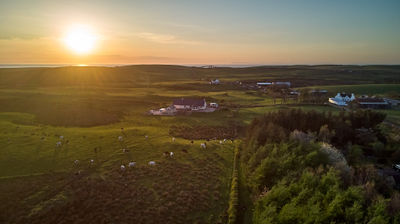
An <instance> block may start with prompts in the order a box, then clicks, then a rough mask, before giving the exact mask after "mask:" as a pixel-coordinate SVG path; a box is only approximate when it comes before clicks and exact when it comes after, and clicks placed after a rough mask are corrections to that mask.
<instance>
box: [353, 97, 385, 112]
mask: <svg viewBox="0 0 400 224" xmlns="http://www.w3.org/2000/svg"><path fill="white" fill-rule="evenodd" d="M354 102H355V103H356V104H357V105H358V106H359V107H360V108H371V109H388V108H390V105H389V103H388V102H387V101H385V100H384V99H382V98H375V97H362V98H358V99H356V100H355V101H354Z"/></svg>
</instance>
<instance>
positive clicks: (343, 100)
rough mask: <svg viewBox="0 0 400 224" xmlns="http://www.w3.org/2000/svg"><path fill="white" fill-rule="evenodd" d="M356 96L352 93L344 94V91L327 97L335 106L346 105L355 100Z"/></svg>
mask: <svg viewBox="0 0 400 224" xmlns="http://www.w3.org/2000/svg"><path fill="white" fill-rule="evenodd" d="M355 99H356V97H355V96H354V93H352V94H351V95H350V94H346V93H338V94H337V95H336V96H335V97H332V98H329V103H331V104H333V105H336V106H347V105H348V103H350V102H351V101H353V100H355Z"/></svg>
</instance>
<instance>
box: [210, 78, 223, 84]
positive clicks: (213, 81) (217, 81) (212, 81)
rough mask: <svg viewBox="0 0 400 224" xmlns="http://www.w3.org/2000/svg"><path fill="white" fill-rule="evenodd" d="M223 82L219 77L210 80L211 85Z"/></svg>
mask: <svg viewBox="0 0 400 224" xmlns="http://www.w3.org/2000/svg"><path fill="white" fill-rule="evenodd" d="M220 83H221V82H220V81H219V79H215V80H211V81H210V84H211V85H218V84H220Z"/></svg>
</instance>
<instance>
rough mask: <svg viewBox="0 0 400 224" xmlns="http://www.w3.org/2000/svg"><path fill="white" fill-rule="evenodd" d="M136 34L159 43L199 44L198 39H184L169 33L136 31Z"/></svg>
mask: <svg viewBox="0 0 400 224" xmlns="http://www.w3.org/2000/svg"><path fill="white" fill-rule="evenodd" d="M137 36H138V37H140V38H142V39H145V40H148V41H152V42H156V43H160V44H200V42H198V41H191V40H184V39H181V38H179V37H176V36H174V35H170V34H156V33H148V32H142V33H138V34H137Z"/></svg>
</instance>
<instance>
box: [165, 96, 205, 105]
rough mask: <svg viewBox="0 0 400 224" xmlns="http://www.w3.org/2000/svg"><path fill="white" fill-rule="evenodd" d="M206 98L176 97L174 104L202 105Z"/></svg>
mask: <svg viewBox="0 0 400 224" xmlns="http://www.w3.org/2000/svg"><path fill="white" fill-rule="evenodd" d="M205 102H206V100H205V99H193V98H180V99H174V101H173V103H172V104H173V105H185V106H192V107H200V106H204V104H205Z"/></svg>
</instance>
